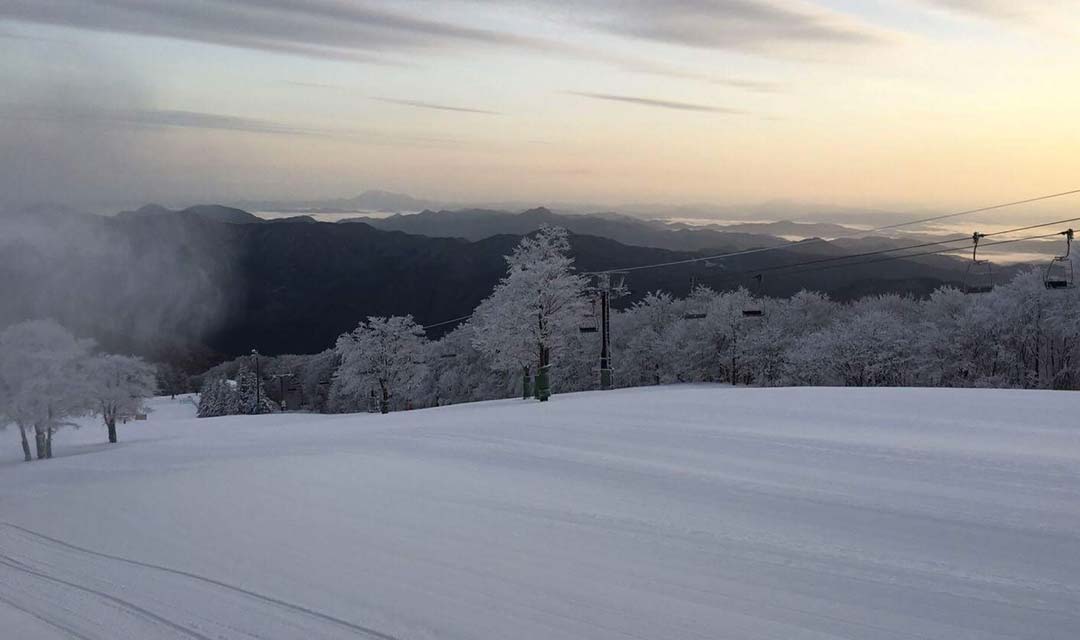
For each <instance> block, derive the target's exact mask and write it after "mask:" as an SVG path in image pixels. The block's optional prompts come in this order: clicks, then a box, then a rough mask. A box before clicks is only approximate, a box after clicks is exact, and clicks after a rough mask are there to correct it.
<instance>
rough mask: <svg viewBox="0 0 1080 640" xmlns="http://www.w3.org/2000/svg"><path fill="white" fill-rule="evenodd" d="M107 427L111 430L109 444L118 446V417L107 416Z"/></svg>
mask: <svg viewBox="0 0 1080 640" xmlns="http://www.w3.org/2000/svg"><path fill="white" fill-rule="evenodd" d="M105 426H106V427H107V428H108V429H109V442H110V443H112V444H116V416H115V415H111V416H110V415H107V416H105Z"/></svg>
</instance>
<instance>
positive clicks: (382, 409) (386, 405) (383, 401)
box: [379, 380, 390, 413]
mask: <svg viewBox="0 0 1080 640" xmlns="http://www.w3.org/2000/svg"><path fill="white" fill-rule="evenodd" d="M379 389H380V390H381V391H382V397H381V398H380V399H379V413H390V392H389V391H387V389H386V383H384V382H383V381H382V380H380V381H379Z"/></svg>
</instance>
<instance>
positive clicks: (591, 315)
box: [578, 297, 600, 333]
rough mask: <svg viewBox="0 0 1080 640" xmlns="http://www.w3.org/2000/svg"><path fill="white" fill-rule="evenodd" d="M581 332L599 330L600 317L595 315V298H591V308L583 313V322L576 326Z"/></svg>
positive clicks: (595, 331)
mask: <svg viewBox="0 0 1080 640" xmlns="http://www.w3.org/2000/svg"><path fill="white" fill-rule="evenodd" d="M578 331H580V332H581V333H597V332H599V331H600V319H599V318H598V317H597V315H596V298H595V297H594V298H593V299H592V309H591V310H590V311H589V312H588V313H586V314H585V323H584V324H582V325H581V326H579V327H578Z"/></svg>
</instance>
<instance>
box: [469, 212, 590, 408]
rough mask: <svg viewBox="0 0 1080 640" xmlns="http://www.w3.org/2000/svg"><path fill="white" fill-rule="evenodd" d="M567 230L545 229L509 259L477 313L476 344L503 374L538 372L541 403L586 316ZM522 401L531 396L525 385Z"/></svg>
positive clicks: (525, 241)
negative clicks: (552, 371) (554, 370)
mask: <svg viewBox="0 0 1080 640" xmlns="http://www.w3.org/2000/svg"><path fill="white" fill-rule="evenodd" d="M569 253H570V242H569V240H568V238H567V232H566V230H565V229H562V228H559V227H542V228H541V229H540V230H539V231H537V232H536V233H535V234H533V235H530V236H526V237H524V238H522V239H521V242H520V243H518V245H517V247H515V248H514V252H513V253H512V254H511V255H509V256H507V257H506V263H507V274H506V276H504V277H503V279H502V280H500V281H499V284H498V285H496V287H495V290H494V291H493V292H492V294H491V295H490V296H489V297H488V298H487V299H485V300H484V301H483V302H481V303H480V305H479V306H478V307H477V308H476V311H474V312H473V316H472V319H471V320H470V324H471V325H472V327H473V333H474V339H473V340H474V341H473V344H474V345H475V346H476V348H477V349H479V350H480V351H481V352H482V353H484V354H485V355H486V356H487V357H488V358H490V360H491V362H492V365H493V366H494V367H495V368H496V369H497V370H501V371H509V372H514V371H519V372H521V373H522V377H523V381H527V380H528V377H529V372H530V369H533V370H535V371H536V385H537V391H538V394H537V395H538V397H539V398H540V400H547V396H548V394H549V392H550V380H549V378H548V375H549V369H548V367H549V365H550V364H551V363H552V362H554V361H557V360H558V358H559V356H560V355H561V354H562V351H563V349H564V348H565V347H566V345H567V343H568V342H569V341H570V339H571V337H572V336H574V335H575V334H576V333H577V332H578V327H579V325H580V324H581V320H582V318H583V316H584V314H585V309H586V302H585V298H584V293H585V285H586V280H585V278H584V277H583V276H580V275H576V274H574V273H573V265H574V260H573V258H571V257H570V256H569ZM523 386H524V387H526V388H525V389H524V393H523V395H526V396H527V395H528V393H527V386H528V385H527V384H525V383H524V382H523Z"/></svg>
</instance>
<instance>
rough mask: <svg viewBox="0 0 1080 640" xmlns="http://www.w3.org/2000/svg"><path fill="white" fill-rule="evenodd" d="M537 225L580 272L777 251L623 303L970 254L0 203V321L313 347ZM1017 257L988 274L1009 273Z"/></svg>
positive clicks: (939, 267) (603, 218)
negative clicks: (827, 265) (557, 235)
mask: <svg viewBox="0 0 1080 640" xmlns="http://www.w3.org/2000/svg"><path fill="white" fill-rule="evenodd" d="M541 224H560V225H563V226H566V227H567V228H568V229H570V231H571V233H572V235H571V246H572V251H573V254H574V257H575V260H576V266H577V267H578V268H579V269H580V270H582V271H595V270H602V269H613V268H630V267H638V266H643V265H650V264H656V263H669V262H680V261H684V260H687V259H690V258H699V257H702V256H709V255H715V254H720V253H728V252H733V251H745V250H747V249H755V248H765V247H771V248H772V250H769V251H766V252H760V253H750V254H746V255H740V256H735V257H730V258H727V259H723V260H703V261H698V262H693V263H688V264H675V265H671V266H666V267H662V268H656V269H647V270H636V271H633V272H632V273H631V274H630V276H629V277H628V281H627V284H628V285H629V287H630V290H631V295H630V296H628V297H627V298H624V299H622V300H621V301H620V304H623V305H626V304H633V303H634V302H635V301H636V300H638V299H640V298H641V297H642V296H643V295H644V294H645V293H647V292H649V291H654V290H665V291H670V292H672V293H675V294H677V295H683V294H685V293H686V292H687V291H688V290H689V289H690V287H691V284H692V283H696V284H702V285H707V286H711V287H713V288H715V289H727V288H733V287H737V286H747V287H748V288H754V289H755V290H756V292H759V293H763V294H767V295H772V296H785V295H790V294H792V293H794V292H796V291H798V290H799V289H802V288H808V289H815V290H820V291H824V292H826V293H828V294H830V295H831V296H833V297H834V298H837V299H851V298H855V297H859V296H862V295H866V294H872V293H885V292H895V293H908V294H912V295H919V296H922V295H926V294H928V293H929V292H930V291H932V290H933V289H935V288H937V287H938V286H940V285H941V284H943V283H959V282H961V281H962V280H963V276H964V271H965V269H966V266H967V261H965V260H964V259H962V258H952V257H945V256H928V257H922V258H915V259H906V260H893V261H888V262H878V263H872V264H864V265H859V266H858V267H852V268H843V269H826V270H799V271H795V272H793V273H791V274H784V273H782V270H780V271H774V270H775V268H776V267H777V266H778V265H784V264H791V263H795V262H800V261H805V260H815V259H822V258H830V257H836V256H843V255H850V254H852V253H859V252H860V251H866V250H867V247H874V248H881V247H886V248H888V247H890V246H895V243H896V242H897V241H895V240H890V239H887V238H865V239H862V238H849V239H845V240H844V241H841V242H822V241H818V240H807V241H803V242H795V243H788V242H786V241H784V240H782V239H780V238H777V237H775V236H771V235H768V234H753V233H749V234H748V233H742V232H727V231H722V230H716V229H705V230H695V229H685V228H671V227H668V226H665V225H662V224H660V223H653V222H648V221H641V220H636V219H633V218H628V217H625V216H619V215H616V214H605V215H593V216H582V215H560V214H556V213H553V212H551V211H548V210H546V209H532V210H529V211H525V212H522V213H519V214H514V213H507V212H497V211H482V210H465V211H444V212H432V211H428V212H424V213H422V214H418V215H415V216H392V217H390V218H386V219H383V220H365V221H350V222H343V223H328V222H316V221H314V220H312V219H311V218H309V217H303V216H298V217H295V218H288V219H279V220H274V221H267V220H264V219H262V218H259V217H258V216H255V215H253V214H251V213H249V212H247V211H244V210H242V209H237V208H231V207H223V206H218V205H204V206H196V207H190V208H187V209H183V210H180V211H173V210H170V209H166V208H164V207H159V206H147V207H142V208H140V209H138V210H134V211H130V212H124V213H121V214H118V215H116V216H112V217H103V216H96V215H91V214H76V213H69V212H52V213H47V212H41V211H38V212H24V213H22V214H21V215H11V214H9V215H5V216H3V217H0V226H2V229H0V231H3V233H0V279H2V281H3V282H5V283H6V284H7V287H6V291H5V304H4V305H3V306H2V308H0V326H4V325H6V324H9V323H11V322H16V321H19V320H23V319H27V318H32V317H53V318H55V319H57V320H59V321H60V322H62V323H64V324H67V325H68V326H70V327H71V328H72V329H74V330H77V331H78V332H79V333H81V334H82V335H86V336H90V337H93V338H95V339H96V340H98V341H99V342H101V343H102V344H103V345H106V346H107V347H108V348H110V349H111V350H114V351H127V352H136V353H140V354H143V355H147V356H149V357H152V358H155V359H165V360H169V361H173V362H178V363H179V364H181V365H183V366H187V367H189V368H192V369H195V368H197V366H203V365H205V364H207V363H213V362H215V361H217V360H220V359H222V358H224V357H228V356H235V355H237V354H241V353H248V352H250V350H251V349H253V348H256V349H259V350H260V351H262V352H264V353H270V354H274V353H309V352H315V351H320V350H322V349H325V348H327V347H329V346H331V345H332V344H333V342H334V340H335V338H336V337H337V336H338V335H339V334H340V333H342V332H344V331H346V330H348V329H351V328H352V327H354V326H355V325H356V324H357V322H359V321H360V320H361V319H363V318H365V317H367V316H369V315H393V314H412V315H413V316H414V317H415V318H416V319H417V320H418V321H419V322H420V323H421V324H431V323H437V322H441V321H444V320H447V319H450V318H455V317H460V316H464V315H467V314H468V313H470V312H471V311H472V310H473V308H475V306H476V305H477V304H478V303H479V302H480V301H481V300H482V299H483V298H484V297H486V296H487V295H488V294H489V293H490V292H491V289H492V287H493V286H494V285H495V283H496V282H497V281H498V280H499V278H500V277H501V276H502V275H503V273H504V270H505V261H504V259H503V256H505V255H506V254H507V253H509V252H510V251H511V249H512V248H513V247H514V245H515V244H516V243H517V242H518V240H519V238H520V236H521V235H522V234H525V233H529V232H531V231H533V230H535V229H536V228H538V226H539V225H541ZM792 224H795V223H792ZM787 228H788V229H789V230H790V227H787ZM1015 269H1016V267H1008V268H1004V269H1000V270H999V271H998V273H999V274H1000V275H1001V276H1002V277H1003V278H1004V277H1008V276H1009V275H1010V273H1012V272H1014V271H1015ZM761 271H766V272H768V275H767V276H766V277H765V279H764V281H763V285H760V286H759V285H757V284H756V281H755V280H754V279H753V276H754V274H755V273H758V272H761ZM451 328H452V325H450V326H445V327H440V328H439V329H437V330H435V331H433V332H432V335H438V333H439V332H441V331H446V330H449V329H451Z"/></svg>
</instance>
